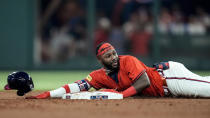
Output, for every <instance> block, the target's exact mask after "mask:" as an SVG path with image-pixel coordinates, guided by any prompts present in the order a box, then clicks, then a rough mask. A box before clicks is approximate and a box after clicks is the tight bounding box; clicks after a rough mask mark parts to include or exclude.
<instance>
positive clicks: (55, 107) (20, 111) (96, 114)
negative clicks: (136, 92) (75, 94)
mask: <svg viewBox="0 0 210 118" xmlns="http://www.w3.org/2000/svg"><path fill="white" fill-rule="evenodd" d="M39 93H41V92H39V91H33V92H31V93H29V94H27V96H29V95H37V94H39ZM77 117H80V118H180V117H183V118H210V99H187V98H127V99H123V100H62V99H41V100H40V99H24V97H19V96H17V95H16V91H0V118H77Z"/></svg>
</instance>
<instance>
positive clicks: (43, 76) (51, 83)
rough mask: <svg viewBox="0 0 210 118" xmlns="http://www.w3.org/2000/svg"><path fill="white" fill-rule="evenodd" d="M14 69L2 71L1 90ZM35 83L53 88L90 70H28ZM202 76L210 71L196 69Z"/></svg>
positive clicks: (83, 76)
mask: <svg viewBox="0 0 210 118" xmlns="http://www.w3.org/2000/svg"><path fill="white" fill-rule="evenodd" d="M11 72H12V71H0V90H3V88H4V85H5V84H6V83H7V76H8V74H10V73H11ZM27 72H28V73H29V74H30V75H31V77H32V79H33V81H34V85H35V89H34V90H52V89H55V88H58V87H61V86H63V85H65V84H69V83H72V82H75V81H76V80H81V79H84V78H85V77H86V76H87V75H88V74H89V73H90V71H27ZM194 72H195V73H196V74H199V75H202V76H210V71H194Z"/></svg>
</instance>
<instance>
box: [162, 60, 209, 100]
mask: <svg viewBox="0 0 210 118" xmlns="http://www.w3.org/2000/svg"><path fill="white" fill-rule="evenodd" d="M163 76H164V77H165V78H166V83H167V86H168V89H169V91H170V92H171V94H172V95H173V96H184V97H210V76H206V77H202V76H199V75H197V74H194V73H192V72H191V71H189V70H188V69H187V68H186V67H185V66H184V65H183V64H181V63H178V62H172V61H169V69H168V70H164V71H163Z"/></svg>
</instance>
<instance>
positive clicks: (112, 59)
mask: <svg viewBox="0 0 210 118" xmlns="http://www.w3.org/2000/svg"><path fill="white" fill-rule="evenodd" d="M99 61H100V62H101V63H102V64H103V65H104V66H105V67H106V68H107V69H111V70H113V69H117V68H118V66H119V58H118V55H117V52H116V50H115V49H112V50H109V51H107V52H106V53H104V54H103V55H101V59H100V60H99Z"/></svg>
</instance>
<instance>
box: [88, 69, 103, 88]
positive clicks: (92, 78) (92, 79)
mask: <svg viewBox="0 0 210 118" xmlns="http://www.w3.org/2000/svg"><path fill="white" fill-rule="evenodd" d="M98 79H100V77H99V75H98V73H97V72H94V71H93V72H91V73H90V74H89V75H88V76H87V77H86V78H85V80H86V81H87V82H88V83H89V84H90V86H92V87H93V88H95V89H97V90H98V89H101V88H103V85H102V84H100V81H99V80H98Z"/></svg>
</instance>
